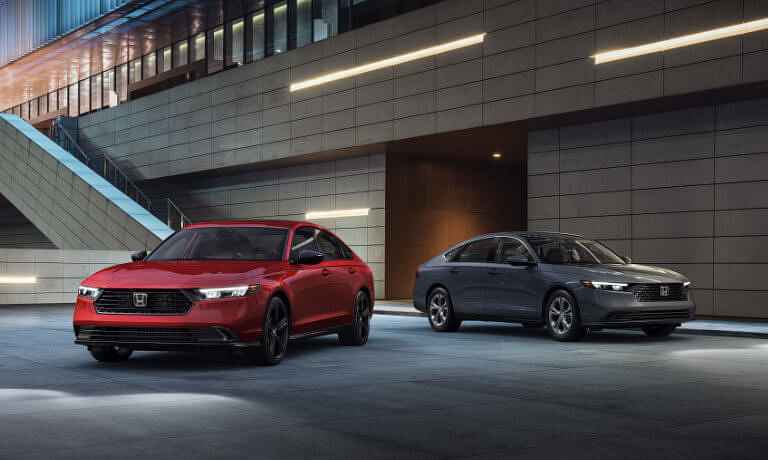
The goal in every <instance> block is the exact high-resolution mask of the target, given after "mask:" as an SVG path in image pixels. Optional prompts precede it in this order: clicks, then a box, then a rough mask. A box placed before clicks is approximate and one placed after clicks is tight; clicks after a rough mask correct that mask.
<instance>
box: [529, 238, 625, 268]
mask: <svg viewBox="0 0 768 460" xmlns="http://www.w3.org/2000/svg"><path fill="white" fill-rule="evenodd" d="M525 239H527V240H528V242H529V243H530V244H531V246H532V247H533V250H534V251H536V254H538V256H539V258H540V259H541V261H542V262H544V263H546V264H590V265H591V264H624V263H625V262H624V260H622V259H621V257H619V256H618V255H616V253H615V252H613V251H611V250H610V249H608V248H607V247H605V246H603V245H602V244H600V243H598V242H597V241H593V240H588V239H585V238H578V237H570V236H558V235H525Z"/></svg>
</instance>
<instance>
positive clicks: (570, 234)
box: [467, 231, 585, 241]
mask: <svg viewBox="0 0 768 460" xmlns="http://www.w3.org/2000/svg"><path fill="white" fill-rule="evenodd" d="M497 236H522V237H528V236H569V237H575V238H585V237H584V236H581V235H576V234H573V233H561V232H526V231H516V232H496V233H487V234H485V235H478V236H474V237H472V238H468V239H467V241H469V240H474V239H478V238H489V237H497Z"/></svg>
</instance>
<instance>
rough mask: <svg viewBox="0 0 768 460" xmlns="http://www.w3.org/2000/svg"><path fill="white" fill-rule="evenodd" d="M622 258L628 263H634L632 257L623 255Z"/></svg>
mask: <svg viewBox="0 0 768 460" xmlns="http://www.w3.org/2000/svg"><path fill="white" fill-rule="evenodd" d="M621 260H623V261H624V262H625V263H628V264H631V263H632V259H630V258H629V257H627V256H621Z"/></svg>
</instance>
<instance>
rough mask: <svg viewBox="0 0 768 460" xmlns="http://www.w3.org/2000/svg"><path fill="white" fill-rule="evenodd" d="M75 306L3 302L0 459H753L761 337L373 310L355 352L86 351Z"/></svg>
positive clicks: (761, 444) (757, 444)
mask: <svg viewBox="0 0 768 460" xmlns="http://www.w3.org/2000/svg"><path fill="white" fill-rule="evenodd" d="M70 313H71V312H70V309H69V308H63V307H0V458H2V459H11V458H73V459H83V458H99V457H109V458H136V457H138V456H143V457H155V456H163V457H168V456H173V457H186V458H205V457H210V458H213V457H230V456H241V455H246V456H248V457H249V458H256V457H258V458H272V457H279V458H353V457H354V458H440V457H480V458H509V457H511V456H514V457H515V458H547V459H551V458H569V459H573V458H588V459H595V458H642V459H647V458H696V459H703V458H713V459H714V458H717V459H722V458H765V449H766V448H768V432H767V430H768V341H766V340H761V339H753V338H733V337H710V336H697V335H678V336H672V337H670V338H668V339H649V338H647V337H645V336H644V335H642V334H641V333H638V332H629V331H624V332H608V331H605V332H600V333H594V334H591V335H589V336H588V337H587V338H586V339H585V340H584V341H582V342H579V343H572V344H563V343H556V342H553V341H551V340H550V339H549V338H548V336H547V335H546V332H545V331H544V330H543V329H542V330H527V329H523V328H521V327H519V326H517V325H504V324H482V323H467V324H465V325H464V326H462V328H461V330H460V332H458V333H455V334H437V333H435V332H432V330H431V329H429V326H428V325H427V322H426V320H425V319H423V318H412V317H402V316H384V315H378V316H375V317H374V321H373V329H372V333H371V338H370V341H369V343H368V345H366V346H365V347H362V348H347V347H341V346H340V345H338V344H337V342H336V338H335V336H334V337H331V336H329V337H321V338H316V339H311V340H307V341H304V342H296V343H292V344H291V346H290V348H289V350H288V353H289V354H288V357H287V358H286V360H285V361H283V363H282V364H280V365H279V366H276V367H269V368H266V367H245V366H242V365H239V364H237V363H236V362H234V361H232V360H230V359H229V358H228V356H227V355H226V354H223V355H222V354H217V353H204V354H192V353H162V352H137V353H135V354H134V356H133V358H132V359H131V360H130V361H128V362H126V363H121V364H104V363H98V362H96V361H93V360H92V359H91V357H90V355H89V354H88V353H87V352H86V350H85V348H83V347H80V346H76V345H74V344H73V343H72V340H73V337H72V331H71V328H70V320H71V316H70Z"/></svg>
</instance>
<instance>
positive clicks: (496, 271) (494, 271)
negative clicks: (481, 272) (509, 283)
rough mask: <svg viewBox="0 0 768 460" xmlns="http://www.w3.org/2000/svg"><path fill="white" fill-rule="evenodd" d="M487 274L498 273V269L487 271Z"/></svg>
mask: <svg viewBox="0 0 768 460" xmlns="http://www.w3.org/2000/svg"><path fill="white" fill-rule="evenodd" d="M488 274H489V275H498V274H499V271H498V270H493V271H489V272H488Z"/></svg>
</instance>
